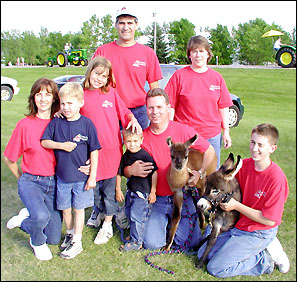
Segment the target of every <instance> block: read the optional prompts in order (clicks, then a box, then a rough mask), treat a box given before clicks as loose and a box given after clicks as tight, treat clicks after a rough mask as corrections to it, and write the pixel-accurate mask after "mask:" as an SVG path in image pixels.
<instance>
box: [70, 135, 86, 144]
mask: <svg viewBox="0 0 297 282" xmlns="http://www.w3.org/2000/svg"><path fill="white" fill-rule="evenodd" d="M80 140H83V141H88V136H83V135H80V134H77V135H76V136H75V137H74V138H73V141H74V142H77V143H79V142H80Z"/></svg>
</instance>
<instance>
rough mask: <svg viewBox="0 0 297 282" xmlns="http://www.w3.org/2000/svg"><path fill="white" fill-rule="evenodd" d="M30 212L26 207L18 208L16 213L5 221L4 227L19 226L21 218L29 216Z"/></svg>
mask: <svg viewBox="0 0 297 282" xmlns="http://www.w3.org/2000/svg"><path fill="white" fill-rule="evenodd" d="M29 216H30V214H29V212H28V210H27V209H26V208H23V209H21V210H20V212H19V214H18V215H15V216H13V217H12V218H11V219H10V220H8V221H7V224H6V227H7V228H8V229H13V228H15V227H20V226H21V224H22V222H23V220H24V219H26V218H27V217H29Z"/></svg>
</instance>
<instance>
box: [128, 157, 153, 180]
mask: <svg viewBox="0 0 297 282" xmlns="http://www.w3.org/2000/svg"><path fill="white" fill-rule="evenodd" d="M153 168H154V166H153V164H152V163H151V162H143V161H141V160H138V161H135V162H134V163H133V164H132V165H130V166H126V167H125V168H124V174H125V176H126V177H127V178H129V177H131V176H132V175H134V176H140V177H147V176H148V174H149V173H151V172H152V169H153Z"/></svg>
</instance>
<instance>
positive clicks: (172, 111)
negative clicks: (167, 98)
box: [169, 108, 175, 120]
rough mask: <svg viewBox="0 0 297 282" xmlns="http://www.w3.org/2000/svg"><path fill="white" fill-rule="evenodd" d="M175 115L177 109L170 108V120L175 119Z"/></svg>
mask: <svg viewBox="0 0 297 282" xmlns="http://www.w3.org/2000/svg"><path fill="white" fill-rule="evenodd" d="M174 114H175V109H173V108H170V110H169V120H173V119H174Z"/></svg>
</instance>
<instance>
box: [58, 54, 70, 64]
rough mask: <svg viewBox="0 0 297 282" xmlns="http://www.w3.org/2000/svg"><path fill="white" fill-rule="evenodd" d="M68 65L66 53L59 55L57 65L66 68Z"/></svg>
mask: <svg viewBox="0 0 297 282" xmlns="http://www.w3.org/2000/svg"><path fill="white" fill-rule="evenodd" d="M67 63H68V59H67V55H66V54H64V53H62V52H61V53H59V54H58V56H57V64H58V65H59V67H66V66H67Z"/></svg>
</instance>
